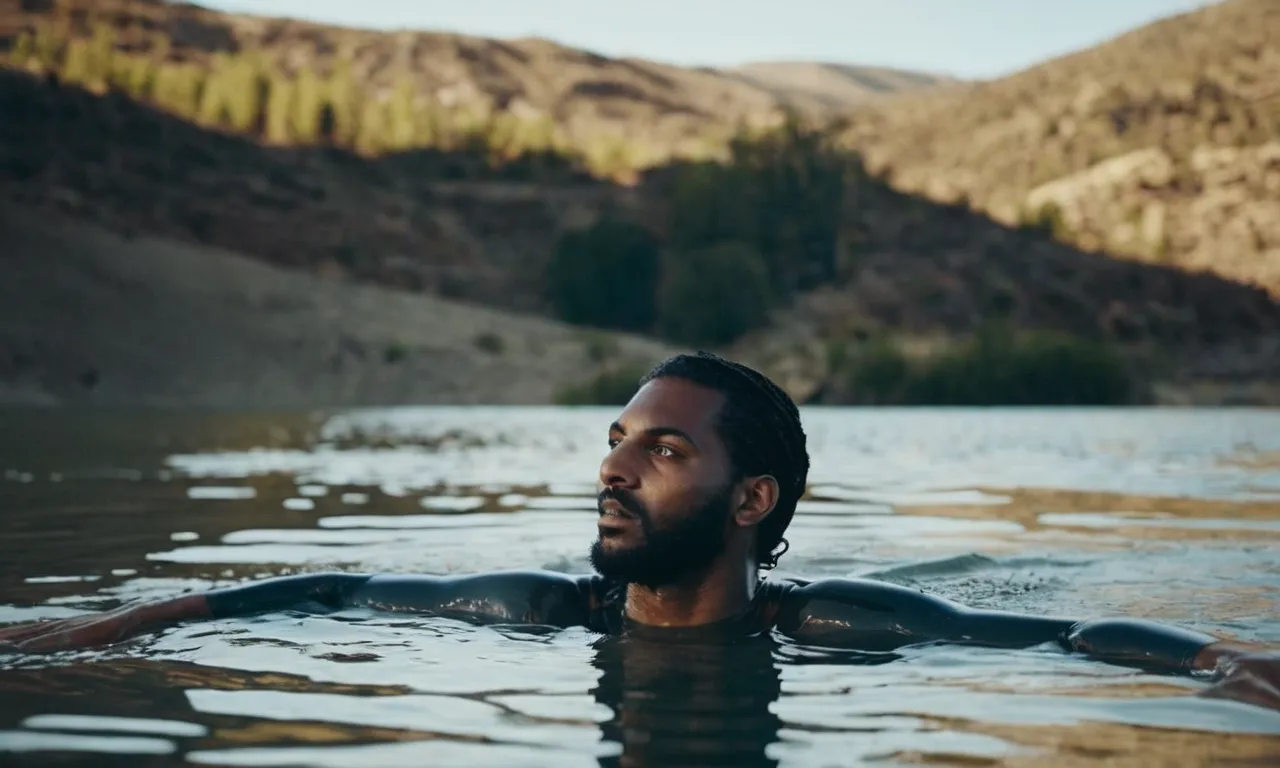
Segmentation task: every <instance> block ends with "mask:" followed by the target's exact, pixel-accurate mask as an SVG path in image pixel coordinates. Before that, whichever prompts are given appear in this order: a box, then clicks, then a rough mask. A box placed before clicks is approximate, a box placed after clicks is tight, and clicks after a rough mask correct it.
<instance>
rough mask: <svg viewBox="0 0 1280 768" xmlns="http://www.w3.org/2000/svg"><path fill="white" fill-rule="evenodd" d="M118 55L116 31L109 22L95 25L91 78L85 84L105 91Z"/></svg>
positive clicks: (92, 43) (90, 61)
mask: <svg viewBox="0 0 1280 768" xmlns="http://www.w3.org/2000/svg"><path fill="white" fill-rule="evenodd" d="M115 55H116V32H115V30H114V29H112V28H111V26H110V25H109V24H105V23H101V22H97V23H95V24H94V25H93V38H92V40H91V42H90V43H89V79H88V82H86V83H85V85H86V86H87V87H88V88H90V89H92V90H94V91H97V92H99V93H105V92H106V90H107V84H108V83H109V82H110V80H111V73H112V69H113V62H114V59H115Z"/></svg>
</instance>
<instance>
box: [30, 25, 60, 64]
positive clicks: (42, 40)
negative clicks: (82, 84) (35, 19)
mask: <svg viewBox="0 0 1280 768" xmlns="http://www.w3.org/2000/svg"><path fill="white" fill-rule="evenodd" d="M67 37H68V35H67V32H66V30H65V28H61V27H56V26H54V25H53V24H51V23H49V22H48V21H45V22H42V23H40V24H38V25H37V26H36V35H35V39H34V40H33V41H32V47H33V48H34V52H35V57H36V60H37V61H39V62H40V66H41V67H42V68H43V69H44V70H45V71H46V72H56V71H58V69H59V68H60V66H61V64H62V52H63V49H64V48H65V47H66V44H67Z"/></svg>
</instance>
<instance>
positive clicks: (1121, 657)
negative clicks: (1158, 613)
mask: <svg viewBox="0 0 1280 768" xmlns="http://www.w3.org/2000/svg"><path fill="white" fill-rule="evenodd" d="M777 626H778V629H779V630H780V631H782V632H783V633H784V634H787V635H790V636H792V637H794V638H795V639H797V640H800V641H801V642H812V643H815V644H822V645H831V646H837V647H845V648H856V649H859V650H866V651H892V650H895V649H898V648H902V647H904V646H908V645H915V644H920V643H931V642H947V643H956V644H966V645H981V646H988V647H997V648H1030V647H1033V646H1037V645H1042V644H1045V643H1055V644H1057V645H1058V646H1060V647H1062V648H1063V649H1064V650H1067V651H1073V652H1079V653H1083V654H1086V655H1088V656H1090V657H1092V658H1095V659H1098V660H1100V661H1106V662H1111V663H1115V664H1124V665H1131V666H1140V667H1144V668H1152V669H1161V670H1179V671H1190V670H1191V669H1193V662H1194V660H1195V658H1196V655H1197V654H1198V653H1199V652H1200V651H1201V650H1202V649H1203V648H1204V647H1205V646H1207V645H1210V644H1212V643H1215V642H1218V638H1215V637H1213V636H1211V635H1206V634H1202V633H1200V632H1193V631H1191V630H1187V629H1182V628H1179V627H1172V626H1168V625H1164V624H1158V623H1156V622H1151V621H1146V620H1142V619H1128V618H1105V619H1092V620H1083V621H1082V620H1074V619H1063V618H1053V617H1047V616H1032V615H1026V614H1017V613H1010V612H1005V611H989V610H978V609H973V608H968V607H966V606H963V605H960V604H959V603H955V602H952V601H950V600H946V599H944V598H941V597H937V596H935V595H929V594H926V593H923V592H920V591H917V590H914V589H910V588H908V587H902V586H898V585H896V584H888V583H884V582H878V581H871V580H861V579H824V580H821V581H815V582H812V583H809V584H805V585H803V586H799V587H796V588H795V589H793V590H791V591H790V592H789V593H788V594H787V596H786V597H785V598H784V599H783V603H782V606H781V610H780V612H779V615H778V621H777Z"/></svg>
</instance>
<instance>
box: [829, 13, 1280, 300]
mask: <svg viewBox="0 0 1280 768" xmlns="http://www.w3.org/2000/svg"><path fill="white" fill-rule="evenodd" d="M846 138H847V140H848V141H849V143H850V145H851V146H854V147H856V148H857V149H859V150H860V151H861V152H862V153H863V155H864V156H865V157H866V159H867V162H868V165H869V167H870V168H871V170H872V171H873V172H874V173H877V174H882V175H883V176H884V177H885V178H886V179H887V180H889V181H890V183H891V184H893V185H894V186H895V187H896V188H898V189H901V190H903V191H908V192H913V193H918V194H922V195H925V196H927V197H929V198H930V199H933V200H936V201H955V202H965V203H967V204H968V205H969V206H971V207H973V208H974V209H975V210H978V211H982V212H985V213H988V214H989V215H991V216H993V217H994V218H996V219H997V220H999V221H1002V222H1005V223H1008V224H1015V223H1018V222H1020V221H1028V220H1035V219H1039V218H1044V219H1046V220H1047V221H1048V222H1049V223H1050V224H1051V225H1052V227H1053V228H1054V230H1055V232H1056V233H1057V234H1058V236H1059V237H1060V238H1062V239H1064V240H1066V241H1067V242H1071V243H1073V244H1075V245H1078V246H1080V247H1082V248H1085V249H1087V250H1093V251H1106V252H1108V253H1112V254H1115V255H1120V256H1122V257H1125V258H1130V259H1136V260H1141V261H1145V262H1150V263H1159V264H1168V265H1173V266H1178V267H1181V268H1185V269H1194V270H1199V269H1205V270H1210V271H1212V272H1214V273H1216V274H1219V275H1222V276H1225V277H1228V278H1230V279H1234V280H1240V281H1244V282H1249V283H1253V284H1256V285H1260V286H1264V287H1266V288H1267V289H1269V290H1270V291H1271V292H1272V293H1273V295H1277V296H1280V3H1276V2H1274V0H1227V1H1226V2H1223V3H1220V4H1218V5H1214V6H1210V7H1208V8H1205V9H1203V10H1200V11H1196V12H1193V13H1189V14H1184V15H1181V16H1177V17H1173V18H1169V19H1165V20H1162V21H1159V22H1157V23H1154V24H1151V25H1149V26H1146V27H1143V28H1141V29H1138V30H1135V31H1133V32H1131V33H1129V34H1126V35H1123V36H1120V37H1118V38H1116V39H1114V40H1112V41H1111V42H1108V43H1106V44H1104V45H1101V46H1098V47H1096V48H1092V49H1089V50H1086V51H1082V52H1080V53H1076V54H1073V55H1070V56H1065V57H1062V58H1059V59H1056V60H1052V61H1047V62H1045V63H1043V64H1041V65H1039V66H1036V67H1033V68H1031V69H1028V70H1026V71H1024V72H1021V73H1018V74H1016V75H1013V76H1011V77H1007V78H1003V79H1000V80H996V81H992V82H984V83H971V84H962V85H958V86H956V87H953V88H950V89H944V90H940V91H936V92H930V93H928V94H921V95H920V96H919V97H915V96H912V95H910V94H908V95H903V96H896V97H893V98H891V99H889V100H887V101H883V102H878V103H875V104H870V105H867V106H865V107H864V108H861V109H859V110H857V111H856V112H855V113H854V114H853V115H852V116H851V117H850V118H849V123H848V126H847V129H846Z"/></svg>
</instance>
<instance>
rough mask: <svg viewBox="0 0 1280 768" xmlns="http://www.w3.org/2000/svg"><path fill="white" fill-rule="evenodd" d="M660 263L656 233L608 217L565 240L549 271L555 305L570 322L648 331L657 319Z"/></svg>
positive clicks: (576, 231) (557, 249)
mask: <svg viewBox="0 0 1280 768" xmlns="http://www.w3.org/2000/svg"><path fill="white" fill-rule="evenodd" d="M659 263H660V256H659V245H658V241H657V238H655V237H654V236H653V234H652V233H650V232H649V231H648V230H647V229H645V228H644V227H642V226H640V225H638V224H634V223H632V222H629V221H625V220H622V219H619V218H615V217H613V216H605V217H603V218H602V219H601V220H600V221H599V222H597V223H596V224H595V225H594V226H592V227H590V228H588V229H582V230H574V231H570V232H567V233H565V234H564V236H562V237H561V238H560V241H559V243H558V244H557V245H556V250H555V253H554V254H553V255H552V258H551V262H550V264H549V265H548V267H547V289H548V293H549V299H550V301H551V305H552V306H553V307H554V308H555V310H556V313H557V315H558V316H559V317H560V318H561V319H563V320H566V321H568V322H570V323H577V324H580V325H592V326H597V327H601V328H618V329H622V330H628V331H644V330H648V329H650V328H651V327H652V326H653V322H654V319H655V300H656V295H657V287H658V276H659V272H658V271H659Z"/></svg>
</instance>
